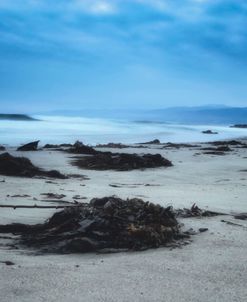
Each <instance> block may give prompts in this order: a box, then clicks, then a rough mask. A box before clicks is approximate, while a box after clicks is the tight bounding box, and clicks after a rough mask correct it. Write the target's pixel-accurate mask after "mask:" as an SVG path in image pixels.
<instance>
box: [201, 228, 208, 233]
mask: <svg viewBox="0 0 247 302" xmlns="http://www.w3.org/2000/svg"><path fill="white" fill-rule="evenodd" d="M206 231H208V228H200V229H199V232H200V233H204V232H206Z"/></svg>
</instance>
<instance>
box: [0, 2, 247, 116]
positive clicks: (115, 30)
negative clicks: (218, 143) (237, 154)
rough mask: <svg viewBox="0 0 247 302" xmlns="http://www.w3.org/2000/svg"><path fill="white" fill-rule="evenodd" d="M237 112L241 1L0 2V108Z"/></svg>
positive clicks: (246, 58)
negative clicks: (221, 108)
mask: <svg viewBox="0 0 247 302" xmlns="http://www.w3.org/2000/svg"><path fill="white" fill-rule="evenodd" d="M205 104H225V105H231V106H234V105H235V106H247V1H246V0H224V1H223V0H109V1H106V0H104V1H103V0H56V1H50V0H0V105H1V106H0V109H1V110H0V111H2V112H34V113H35V112H43V111H49V110H56V109H67V108H72V107H73V109H75V108H78V109H105V108H113V109H118V108H119V109H120V108H130V109H131V108H133V109H138V108H141V109H149V108H164V107H169V106H183V105H187V106H200V105H205Z"/></svg>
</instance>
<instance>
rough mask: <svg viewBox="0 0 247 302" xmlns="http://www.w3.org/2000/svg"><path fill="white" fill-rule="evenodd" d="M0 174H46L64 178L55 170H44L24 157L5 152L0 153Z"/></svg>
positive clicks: (32, 175)
mask: <svg viewBox="0 0 247 302" xmlns="http://www.w3.org/2000/svg"><path fill="white" fill-rule="evenodd" d="M0 174H1V175H6V176H21V177H34V176H46V177H52V178H61V179H65V178H66V176H65V175H63V174H61V173H60V172H59V171H57V170H51V171H44V170H42V169H40V168H38V167H36V166H34V165H33V164H32V162H31V161H30V160H29V159H28V158H26V157H14V156H12V155H10V154H9V153H7V152H5V153H2V154H0Z"/></svg>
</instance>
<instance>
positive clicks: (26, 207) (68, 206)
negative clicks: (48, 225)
mask: <svg viewBox="0 0 247 302" xmlns="http://www.w3.org/2000/svg"><path fill="white" fill-rule="evenodd" d="M81 206H82V205H81V204H79V203H76V204H73V203H70V204H69V205H63V206H62V205H58V206H39V205H36V204H35V205H13V204H8V205H6V204H1V205H0V208H12V209H14V210H15V209H64V208H71V207H81Z"/></svg>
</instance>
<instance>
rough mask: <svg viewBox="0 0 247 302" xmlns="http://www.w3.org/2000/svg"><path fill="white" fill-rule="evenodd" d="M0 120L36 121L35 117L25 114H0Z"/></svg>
mask: <svg viewBox="0 0 247 302" xmlns="http://www.w3.org/2000/svg"><path fill="white" fill-rule="evenodd" d="M0 120H13V121H37V119H35V118H32V117H31V116H28V115H26V114H1V113H0Z"/></svg>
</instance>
